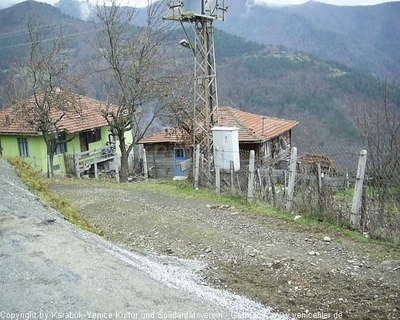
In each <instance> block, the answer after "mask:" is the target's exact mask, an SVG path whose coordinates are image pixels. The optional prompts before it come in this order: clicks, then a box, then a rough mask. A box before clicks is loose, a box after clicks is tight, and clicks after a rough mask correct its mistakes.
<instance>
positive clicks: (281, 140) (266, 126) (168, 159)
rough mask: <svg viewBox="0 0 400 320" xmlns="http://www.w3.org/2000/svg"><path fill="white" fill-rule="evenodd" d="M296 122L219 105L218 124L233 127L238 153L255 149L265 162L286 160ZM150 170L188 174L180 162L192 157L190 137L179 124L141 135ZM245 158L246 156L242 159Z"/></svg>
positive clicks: (159, 174) (157, 173)
mask: <svg viewBox="0 0 400 320" xmlns="http://www.w3.org/2000/svg"><path fill="white" fill-rule="evenodd" d="M297 124H298V122H297V121H293V120H284V119H278V118H271V117H265V116H260V115H256V114H252V113H248V112H244V111H241V110H238V109H234V108H230V107H219V108H218V126H220V127H235V128H238V133H239V151H240V155H241V157H247V158H248V153H249V152H250V150H254V151H255V154H256V159H258V163H260V164H261V165H262V166H268V165H271V164H272V163H274V164H276V163H279V162H280V161H285V160H286V159H287V158H288V155H289V154H290V147H291V145H292V129H293V128H294V127H295V126H297ZM139 143H141V144H143V146H144V148H145V150H146V154H147V163H148V167H149V169H150V174H152V175H153V176H154V177H157V178H164V177H175V176H183V175H187V172H184V171H182V168H181V166H180V164H181V162H182V161H184V160H186V159H190V158H191V157H192V153H193V150H192V139H191V137H189V135H188V134H187V133H186V132H185V131H183V130H181V129H178V128H172V129H165V130H164V131H162V132H159V133H156V134H154V135H152V136H150V137H147V138H144V139H142V140H141V141H140V142H139ZM241 160H245V159H241Z"/></svg>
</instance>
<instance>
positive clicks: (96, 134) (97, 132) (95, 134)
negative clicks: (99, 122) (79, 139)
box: [87, 128, 101, 143]
mask: <svg viewBox="0 0 400 320" xmlns="http://www.w3.org/2000/svg"><path fill="white" fill-rule="evenodd" d="M87 135H88V142H89V143H93V142H97V141H100V140H101V129H100V128H97V129H94V130H92V131H88V133H87Z"/></svg>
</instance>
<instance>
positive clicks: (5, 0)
mask: <svg viewBox="0 0 400 320" xmlns="http://www.w3.org/2000/svg"><path fill="white" fill-rule="evenodd" d="M22 1H23V0H0V8H6V7H9V6H11V5H13V4H16V3H18V2H22ZM58 1H59V0H41V1H39V2H47V3H50V4H55V3H56V2H58ZM96 1H97V0H90V2H93V3H96ZM119 1H120V2H121V3H123V4H127V3H129V4H130V5H132V6H137V7H139V6H143V5H146V3H147V1H148V0H119ZM243 1H246V0H243ZM247 1H248V0H247ZM254 1H255V2H256V3H265V4H270V5H274V6H276V5H286V4H300V3H304V2H307V1H305V0H279V1H278V0H254ZM393 1H399V0H387V1H380V0H319V1H318V2H325V3H330V4H336V5H343V6H349V5H373V4H378V3H382V2H393ZM100 2H102V0H100ZM225 3H226V4H227V5H229V0H225Z"/></svg>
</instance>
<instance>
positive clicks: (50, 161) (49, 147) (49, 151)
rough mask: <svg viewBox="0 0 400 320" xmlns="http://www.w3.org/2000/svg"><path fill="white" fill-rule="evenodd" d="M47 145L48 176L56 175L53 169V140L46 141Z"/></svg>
mask: <svg viewBox="0 0 400 320" xmlns="http://www.w3.org/2000/svg"><path fill="white" fill-rule="evenodd" d="M46 147H47V159H46V160H47V161H48V164H47V178H53V177H54V170H53V162H54V152H53V145H52V143H51V141H46Z"/></svg>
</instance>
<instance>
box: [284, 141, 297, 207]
mask: <svg viewBox="0 0 400 320" xmlns="http://www.w3.org/2000/svg"><path fill="white" fill-rule="evenodd" d="M296 164H297V148H296V147H293V148H292V152H291V155H290V165H289V182H288V193H287V201H286V211H287V212H289V213H291V212H292V209H293V198H294V182H295V179H296Z"/></svg>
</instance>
